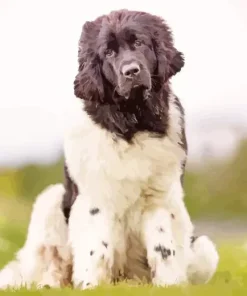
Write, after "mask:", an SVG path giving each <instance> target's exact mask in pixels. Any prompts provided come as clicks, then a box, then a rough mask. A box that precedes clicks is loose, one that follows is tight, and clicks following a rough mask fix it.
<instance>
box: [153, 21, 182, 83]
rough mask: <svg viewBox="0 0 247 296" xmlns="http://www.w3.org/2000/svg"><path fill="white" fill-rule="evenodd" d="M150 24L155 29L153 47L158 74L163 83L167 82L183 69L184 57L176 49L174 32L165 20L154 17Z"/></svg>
mask: <svg viewBox="0 0 247 296" xmlns="http://www.w3.org/2000/svg"><path fill="white" fill-rule="evenodd" d="M149 23H151V24H152V26H151V29H153V32H152V39H153V47H154V51H155V54H156V57H157V62H158V66H157V74H158V76H159V78H160V79H161V81H163V82H165V81H167V80H168V79H170V78H171V77H172V76H174V75H176V74H177V73H178V72H180V70H181V69H182V68H183V66H184V64H185V62H184V55H183V53H182V52H180V51H178V50H177V49H176V48H175V47H174V43H173V36H172V32H171V30H170V28H169V27H168V25H167V24H166V23H165V21H164V20H163V19H161V18H160V17H157V16H152V17H151V19H150V22H149Z"/></svg>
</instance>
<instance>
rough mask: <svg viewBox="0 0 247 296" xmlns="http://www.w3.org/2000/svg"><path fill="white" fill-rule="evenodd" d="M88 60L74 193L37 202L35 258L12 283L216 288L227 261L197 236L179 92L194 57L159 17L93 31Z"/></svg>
mask: <svg viewBox="0 0 247 296" xmlns="http://www.w3.org/2000/svg"><path fill="white" fill-rule="evenodd" d="M78 55H79V69H78V74H77V76H76V78H75V82H74V93H75V96H76V98H74V103H75V104H74V106H72V105H73V104H72V103H71V106H72V109H71V111H72V113H71V115H72V116H71V120H70V125H68V126H67V130H66V133H65V140H64V154H65V176H66V182H65V185H64V188H63V187H61V185H56V186H55V187H51V188H49V189H48V190H47V191H45V193H43V194H41V196H40V197H38V200H37V203H38V202H39V204H40V206H39V208H38V207H37V206H36V211H35V209H34V212H33V215H34V216H35V215H36V218H37V219H36V222H35V223H34V221H35V219H33V220H31V223H30V229H31V228H33V229H32V230H33V232H31V231H29V233H28V239H27V243H26V245H25V246H24V253H25V255H22V257H21V258H20V257H18V258H19V259H18V260H17V261H15V262H14V263H11V264H12V266H13V265H14V268H13V267H12V269H11V268H10V267H9V269H8V267H6V268H5V270H3V271H2V274H4V272H5V275H6V274H11V272H12V274H14V271H15V273H17V270H18V272H19V273H18V275H20V273H21V275H22V279H23V280H22V282H25V283H28V284H30V283H31V282H35V283H37V284H39V285H41V286H44V285H50V286H61V285H62V284H64V283H66V281H67V282H69V278H70V276H72V282H73V285H74V287H77V288H80V289H87V288H91V287H95V286H97V285H99V284H101V283H102V282H106V283H111V282H115V281H118V280H121V279H140V280H144V281H147V282H152V283H153V284H154V285H161V286H167V285H175V284H182V283H195V284H197V283H206V282H207V281H208V280H210V278H211V277H212V275H213V274H214V272H215V270H216V267H217V264H218V254H217V251H216V249H215V246H214V244H213V243H212V242H211V241H210V240H209V239H208V238H207V237H206V236H201V237H198V238H196V237H194V236H193V225H192V223H191V220H190V217H189V214H188V212H187V210H186V207H185V204H184V199H183V175H184V167H185V163H186V155H187V143H186V136H185V127H184V110H183V107H182V105H181V103H180V101H179V99H178V98H177V97H176V96H175V95H174V93H173V91H172V89H171V85H170V79H171V77H172V76H174V75H175V74H177V73H178V72H179V71H180V70H181V68H182V67H183V66H184V57H183V54H182V53H181V52H180V51H178V50H177V49H176V48H175V47H174V44H173V38H172V34H171V30H170V28H169V27H168V25H167V24H166V23H165V21H164V20H163V19H162V18H160V17H158V16H154V15H151V14H149V13H145V12H138V11H128V10H120V11H114V12H111V13H110V14H109V15H103V16H101V17H99V18H97V19H96V20H95V21H92V22H86V23H85V25H84V26H83V30H82V35H81V38H80V42H79V54H78ZM47 195H49V196H47ZM48 199H49V200H50V199H54V200H55V201H56V202H53V203H52V202H51V200H50V201H49V200H48ZM41 200H42V202H43V204H42V202H41ZM46 203H47V205H46ZM44 207H46V209H44ZM44 211H46V213H47V214H45V215H44ZM65 218H66V221H65ZM38 229H40V232H39V233H37V232H38ZM35 230H36V233H35ZM67 236H68V240H67ZM21 251H22V252H23V250H21ZM30 254H31V255H32V256H31V255H30ZM48 255H50V257H47V256H48ZM28 256H29V258H28ZM30 256H31V258H33V259H32V260H33V261H32V260H31V259H30ZM47 258H49V260H48V259H47ZM71 258H73V263H71V262H72V261H71V260H72V259H71ZM71 265H72V266H73V272H72V271H71V272H69V270H70V268H71ZM20 266H21V267H22V271H19V269H21V268H20ZM23 266H25V268H23ZM44 266H45V268H44ZM24 269H25V275H23V270H24ZM6 270H7V271H6ZM13 270H14V271H13ZM44 270H45V271H44ZM8 272H9V273H8ZM71 273H72V275H71ZM26 274H28V276H29V277H28V276H27V275H26ZM12 278H13V277H12ZM5 279H6V277H5ZM20 282H21V280H19V283H20ZM0 283H1V274H0ZM4 283H5V286H7V284H8V281H7V280H5V282H4ZM11 284H12V285H13V282H11ZM8 285H10V284H8ZM19 285H20V284H19ZM2 286H4V285H2Z"/></svg>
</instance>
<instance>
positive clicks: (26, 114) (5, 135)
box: [0, 0, 247, 166]
mask: <svg viewBox="0 0 247 296" xmlns="http://www.w3.org/2000/svg"><path fill="white" fill-rule="evenodd" d="M123 3H124V4H123ZM123 5H124V6H123ZM120 8H128V9H135V10H143V11H147V12H150V13H154V14H158V15H160V16H162V17H163V18H164V19H166V21H167V23H168V24H169V25H170V26H171V28H172V29H173V32H174V39H175V45H176V47H177V48H178V49H179V50H180V51H182V52H183V53H184V55H185V59H186V64H185V67H184V68H183V70H182V71H181V72H180V73H179V74H178V75H176V76H175V77H174V78H173V81H172V82H173V89H174V92H175V93H176V94H177V95H178V96H179V98H180V99H181V102H182V104H183V105H184V107H185V110H186V122H187V134H188V140H189V147H190V157H193V156H196V155H199V154H200V153H202V150H203V147H204V146H205V143H208V145H211V146H212V147H216V151H218V153H219V154H224V153H227V151H230V150H231V149H233V147H235V143H236V139H237V138H238V137H239V135H238V134H236V132H235V130H232V129H230V128H229V126H233V125H238V126H239V127H240V128H242V130H243V131H245V129H246V127H247V116H246V112H247V83H246V69H247V57H246V52H247V34H246V32H247V2H246V0H217V1H216V0H200V1H198V0H186V1H185V0H163V1H161V0H152V1H143V2H141V1H140V2H139V1H138V0H136V1H133V0H125V1H124V2H122V1H109V0H104V1H84V0H35V1H34V0H22V1H20V0H0V166H19V165H22V164H25V163H32V162H36V163H49V162H51V161H53V160H55V159H57V157H59V156H60V153H61V145H62V127H63V125H64V123H66V116H65V111H66V110H67V108H68V107H69V104H70V102H71V100H73V99H74V96H73V80H74V77H75V75H76V72H77V45H78V40H79V36H80V33H81V28H82V25H83V23H84V22H85V21H88V20H89V21H90V20H93V19H94V18H96V17H97V16H99V15H101V14H104V13H108V12H110V11H111V10H115V9H120ZM219 137H222V139H223V138H224V140H222V141H219Z"/></svg>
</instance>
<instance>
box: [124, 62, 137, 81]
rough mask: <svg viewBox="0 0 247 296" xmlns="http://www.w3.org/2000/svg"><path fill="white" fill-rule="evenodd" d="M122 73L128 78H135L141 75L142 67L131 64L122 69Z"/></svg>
mask: <svg viewBox="0 0 247 296" xmlns="http://www.w3.org/2000/svg"><path fill="white" fill-rule="evenodd" d="M122 73H123V75H124V77H126V78H133V77H135V76H137V75H139V73H140V67H139V65H138V64H137V63H130V64H128V65H124V66H123V67H122Z"/></svg>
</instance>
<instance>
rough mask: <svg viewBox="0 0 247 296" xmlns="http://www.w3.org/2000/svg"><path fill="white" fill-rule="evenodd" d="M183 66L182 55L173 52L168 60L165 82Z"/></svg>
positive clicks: (175, 51)
mask: <svg viewBox="0 0 247 296" xmlns="http://www.w3.org/2000/svg"><path fill="white" fill-rule="evenodd" d="M183 66H184V55H183V53H182V52H180V51H177V50H176V49H174V50H173V53H172V55H171V58H170V60H168V65H167V71H166V80H168V79H169V78H171V77H172V76H174V75H176V74H177V73H178V72H180V71H181V69H182V68H183Z"/></svg>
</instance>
